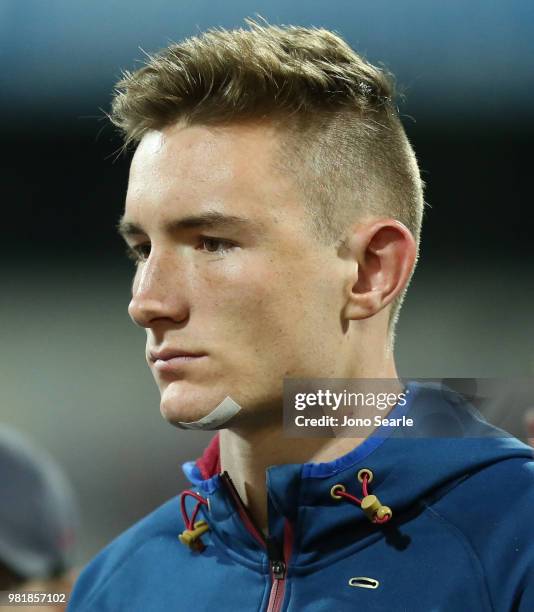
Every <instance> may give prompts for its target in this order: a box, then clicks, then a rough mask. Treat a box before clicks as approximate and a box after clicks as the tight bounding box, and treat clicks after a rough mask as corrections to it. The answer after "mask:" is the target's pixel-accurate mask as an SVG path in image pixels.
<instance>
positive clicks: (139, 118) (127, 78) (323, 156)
mask: <svg viewBox="0 0 534 612" xmlns="http://www.w3.org/2000/svg"><path fill="white" fill-rule="evenodd" d="M245 21H246V23H247V25H248V26H249V28H248V29H244V28H240V29H235V30H225V29H223V28H214V29H210V30H208V31H206V32H204V33H202V34H200V35H199V36H194V37H191V38H188V39H186V40H183V41H182V42H179V43H173V44H171V45H170V46H168V47H167V48H165V49H163V50H162V51H160V52H158V53H156V54H153V55H148V60H147V62H146V63H145V65H144V66H142V67H141V68H139V69H138V70H136V71H134V72H130V71H125V72H124V73H123V75H122V78H121V80H120V81H119V82H118V83H117V84H116V86H115V93H114V97H113V101H112V107H111V113H110V114H109V118H110V119H111V121H112V123H113V124H114V125H115V126H117V127H118V128H119V129H120V130H121V132H122V135H123V138H124V146H123V149H127V148H129V147H130V145H135V144H137V143H138V142H139V141H140V140H141V138H142V137H143V136H144V135H145V134H146V133H147V132H148V131H150V130H161V129H163V128H165V127H167V126H169V125H172V124H175V123H178V122H183V123H184V124H185V125H206V126H217V125H231V124H235V123H240V122H246V121H252V122H253V121H258V120H270V121H272V123H273V125H274V126H275V128H276V129H277V132H278V134H279V136H280V138H279V142H280V147H279V159H277V160H275V164H276V166H277V167H278V168H283V170H284V171H286V172H288V173H290V175H291V176H292V177H293V178H294V181H295V183H296V185H297V186H298V187H299V188H300V189H301V192H302V194H303V195H304V198H303V199H304V203H305V207H306V210H307V212H308V213H309V214H308V215H307V221H308V222H309V226H310V228H311V229H312V231H313V232H314V234H315V236H316V237H317V239H318V240H320V241H321V242H323V243H325V244H330V243H332V244H334V243H336V242H337V241H340V239H342V238H343V235H344V232H345V231H346V230H347V228H348V226H349V225H351V224H353V223H355V222H358V221H360V220H363V219H365V218H369V217H375V216H376V217H392V218H395V219H397V220H399V221H400V222H401V223H403V224H404V225H405V226H406V227H407V228H408V229H409V230H410V232H411V233H412V235H413V236H414V239H415V242H416V245H417V257H416V262H417V259H418V257H419V243H420V233H421V224H422V218H423V209H424V199H423V187H424V185H423V181H422V180H421V177H420V173H419V168H418V165H417V161H416V158H415V154H414V152H413V149H412V147H411V145H410V143H409V141H408V138H407V136H406V133H405V131H404V128H403V126H402V123H401V120H400V118H399V113H398V110H397V106H396V102H395V91H394V90H395V87H394V82H393V78H392V77H391V75H390V74H389V73H387V72H386V71H385V70H381V69H379V68H377V67H375V66H373V65H372V64H370V63H369V62H367V61H366V60H365V59H364V58H362V57H361V56H360V55H358V54H357V53H356V52H355V51H354V50H353V49H351V47H350V46H349V45H348V44H347V43H346V42H345V41H344V40H343V39H342V38H341V37H340V36H339V35H337V34H336V33H334V32H332V31H329V30H325V29H320V28H314V27H310V28H308V27H299V26H274V25H270V24H267V23H266V22H265V23H263V22H262V23H259V22H258V21H255V20H252V19H246V20H245ZM414 269H415V266H414ZM412 274H413V272H412ZM410 281H411V276H410V279H409V282H410ZM409 282H408V284H409ZM408 284H407V285H406V287H405V288H404V289H403V291H402V292H401V293H400V294H399V295H398V296H397V297H396V298H395V300H394V301H393V302H392V303H391V308H390V313H389V323H388V335H389V341H390V342H389V344H390V348H392V347H393V344H394V333H395V327H396V323H397V320H398V316H399V311H400V308H401V305H402V302H403V301H404V297H405V294H406V290H407V288H408Z"/></svg>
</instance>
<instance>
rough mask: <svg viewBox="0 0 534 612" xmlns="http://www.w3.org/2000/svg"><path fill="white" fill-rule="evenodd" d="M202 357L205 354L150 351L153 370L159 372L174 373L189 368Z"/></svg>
mask: <svg viewBox="0 0 534 612" xmlns="http://www.w3.org/2000/svg"><path fill="white" fill-rule="evenodd" d="M203 357H206V354H205V353H199V352H193V351H186V350H184V349H176V348H164V349H159V350H151V351H150V361H151V362H152V364H153V365H154V368H155V369H156V370H157V371H158V372H160V373H163V372H175V371H176V370H180V369H182V368H183V367H184V366H187V367H188V366H189V365H191V364H193V363H195V362H197V361H199V360H201V359H202V358H203Z"/></svg>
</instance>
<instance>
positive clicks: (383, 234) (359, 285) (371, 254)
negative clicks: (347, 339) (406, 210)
mask: <svg viewBox="0 0 534 612" xmlns="http://www.w3.org/2000/svg"><path fill="white" fill-rule="evenodd" d="M345 244H346V246H347V249H348V250H349V251H350V253H351V259H352V264H353V265H355V266H356V280H354V274H353V275H352V278H351V279H350V282H349V283H348V285H347V303H346V306H345V312H344V316H345V317H346V318H347V319H352V320H359V319H366V318H369V317H372V316H373V315H375V314H377V313H378V312H380V311H381V310H382V309H384V308H385V307H386V306H387V305H388V304H389V303H390V302H391V301H393V299H394V298H395V297H396V296H397V295H398V294H399V293H401V292H402V290H403V289H404V287H405V286H406V284H407V282H408V280H409V278H410V276H411V272H412V270H413V267H414V265H415V259H416V245H415V240H414V238H413V236H412V234H411V233H410V231H409V230H408V228H406V226H404V225H403V224H402V223H400V222H399V221H397V220H395V219H380V220H378V221H377V220H373V221H372V222H371V223H369V224H368V225H364V226H362V225H359V226H358V227H355V228H353V234H352V235H351V236H350V237H349V239H348V240H347V241H346V243H345Z"/></svg>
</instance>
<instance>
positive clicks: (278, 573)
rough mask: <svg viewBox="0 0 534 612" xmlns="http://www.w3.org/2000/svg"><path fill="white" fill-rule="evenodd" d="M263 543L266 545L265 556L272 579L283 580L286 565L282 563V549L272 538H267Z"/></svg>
mask: <svg viewBox="0 0 534 612" xmlns="http://www.w3.org/2000/svg"><path fill="white" fill-rule="evenodd" d="M265 543H266V544H267V556H268V557H269V564H270V567H271V572H272V574H273V578H274V579H275V580H283V579H284V577H285V575H286V564H285V563H284V561H283V555H282V547H281V546H280V543H279V542H278V540H277V539H276V538H274V537H273V536H267V537H266V538H265Z"/></svg>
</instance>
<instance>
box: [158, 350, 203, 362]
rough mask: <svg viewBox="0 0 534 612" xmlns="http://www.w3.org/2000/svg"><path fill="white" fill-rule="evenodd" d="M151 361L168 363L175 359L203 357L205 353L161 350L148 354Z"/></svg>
mask: <svg viewBox="0 0 534 612" xmlns="http://www.w3.org/2000/svg"><path fill="white" fill-rule="evenodd" d="M149 354H150V360H151V361H169V360H171V359H175V358H176V357H203V356H204V355H205V353H200V352H196V351H186V350H184V349H178V348H162V349H159V350H151V351H150V352H149Z"/></svg>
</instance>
